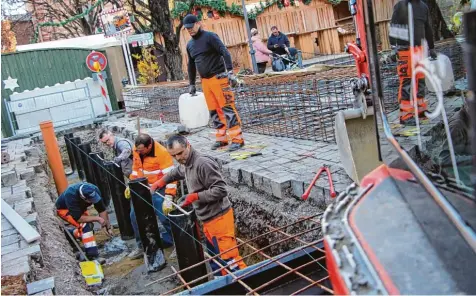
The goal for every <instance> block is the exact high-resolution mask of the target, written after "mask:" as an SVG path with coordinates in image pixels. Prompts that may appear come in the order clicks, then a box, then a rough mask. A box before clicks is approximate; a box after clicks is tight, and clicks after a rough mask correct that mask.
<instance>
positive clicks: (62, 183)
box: [40, 120, 68, 195]
mask: <svg viewBox="0 0 476 296" xmlns="http://www.w3.org/2000/svg"><path fill="white" fill-rule="evenodd" d="M40 129H41V134H42V135H43V141H44V144H45V149H46V155H47V156H48V164H49V165H50V169H51V172H52V174H53V179H54V180H55V186H56V190H57V191H58V195H60V194H61V193H63V191H65V190H66V188H68V180H66V175H65V174H64V166H63V160H62V159H61V154H60V152H59V151H60V150H59V147H58V141H57V140H56V135H55V130H54V128H53V122H52V121H51V120H48V121H43V122H41V123H40Z"/></svg>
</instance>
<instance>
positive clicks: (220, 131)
mask: <svg viewBox="0 0 476 296" xmlns="http://www.w3.org/2000/svg"><path fill="white" fill-rule="evenodd" d="M202 89H203V94H204V95H205V100H206V101H207V106H208V110H209V111H210V117H211V118H212V125H213V128H215V129H216V133H215V136H216V141H217V142H222V143H228V139H227V136H226V130H227V128H228V134H229V136H230V138H231V141H232V142H233V143H238V144H242V143H243V141H244V140H243V132H242V131H241V119H240V116H239V115H238V111H236V107H235V95H234V94H233V92H232V91H231V89H230V86H229V84H228V78H226V77H225V78H220V79H218V78H216V77H215V76H214V77H212V78H202Z"/></svg>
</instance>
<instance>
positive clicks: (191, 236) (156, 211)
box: [67, 138, 327, 270]
mask: <svg viewBox="0 0 476 296" xmlns="http://www.w3.org/2000/svg"><path fill="white" fill-rule="evenodd" d="M67 141H70V139H69V138H68V139H67ZM70 143H71V144H72V145H74V146H75V147H76V148H77V149H79V151H80V152H81V153H83V154H86V156H87V157H88V158H89V159H91V160H92V161H93V162H94V163H96V164H97V165H98V166H99V167H101V168H102V169H104V170H105V171H106V172H107V173H108V174H109V175H111V176H112V177H113V178H114V179H116V180H117V181H118V182H120V183H121V184H123V185H124V186H126V187H127V184H125V183H124V181H121V180H120V179H118V178H117V177H116V176H114V175H113V174H111V173H110V172H109V171H108V170H107V169H106V168H105V167H104V166H103V164H100V163H98V162H97V161H96V160H95V159H94V158H92V157H91V156H89V155H88V154H87V153H86V152H85V151H83V150H82V149H80V148H79V146H78V145H76V144H75V143H73V142H71V141H70ZM141 185H142V186H144V187H146V188H148V189H150V187H149V186H147V185H144V184H141ZM129 190H131V192H133V193H134V194H135V195H136V196H138V197H139V198H141V199H142V200H143V201H144V202H145V203H146V204H148V205H149V206H151V207H152V208H153V209H154V212H155V213H159V214H160V215H162V216H164V217H165V218H166V219H167V220H168V221H169V222H170V223H173V224H174V225H175V226H176V227H177V228H179V229H180V230H182V231H183V232H184V233H186V234H187V235H188V236H189V237H190V238H192V239H193V240H194V241H195V242H197V243H199V244H201V245H202V247H204V248H205V249H206V250H207V251H209V252H211V254H215V252H214V251H213V250H211V249H209V248H208V247H207V246H206V245H204V244H203V243H202V242H201V241H199V240H198V239H196V238H195V237H193V235H191V234H189V233H188V232H186V231H185V230H184V229H183V228H181V227H180V226H179V225H177V223H175V222H174V221H172V220H171V219H170V218H169V217H167V216H166V215H164V214H163V213H161V212H160V211H158V210H157V209H156V208H155V207H154V205H153V204H150V203H149V202H148V201H147V200H145V198H143V197H142V196H141V195H139V194H138V193H137V192H135V191H134V190H132V189H130V188H129ZM155 193H156V194H158V195H159V196H160V197H162V198H164V196H163V195H161V194H160V193H158V192H155ZM174 205H176V204H175V203H174ZM182 210H183V209H182ZM183 212H185V213H187V215H189V213H188V212H186V211H185V210H183ZM238 247H239V246H238V245H237V246H236V247H233V248H230V249H228V250H225V251H223V252H221V253H219V254H218V255H220V254H222V253H226V252H228V251H231V250H233V249H237V248H238ZM303 251H304V252H305V253H306V254H307V255H308V256H309V257H310V258H311V259H312V260H313V261H315V262H316V263H317V264H318V265H319V266H320V267H322V268H323V269H324V270H327V269H326V268H325V267H324V266H323V265H322V264H321V263H319V262H318V261H317V260H316V259H315V258H314V257H313V256H312V255H311V254H309V253H308V252H307V251H306V250H305V249H303ZM218 255H217V256H218Z"/></svg>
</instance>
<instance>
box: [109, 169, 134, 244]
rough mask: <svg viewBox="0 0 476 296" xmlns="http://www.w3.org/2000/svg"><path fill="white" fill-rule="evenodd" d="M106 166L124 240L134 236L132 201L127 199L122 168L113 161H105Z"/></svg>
mask: <svg viewBox="0 0 476 296" xmlns="http://www.w3.org/2000/svg"><path fill="white" fill-rule="evenodd" d="M104 168H105V169H106V170H107V171H108V173H109V174H106V175H107V179H108V180H107V182H108V184H109V191H110V192H111V197H112V204H113V206H114V212H115V213H116V217H117V223H118V224H119V231H120V232H121V238H122V239H123V240H128V239H133V238H134V229H133V228H132V223H131V216H130V212H131V202H130V201H129V200H127V199H126V197H125V195H124V191H125V190H126V185H125V182H124V176H123V175H122V170H121V168H120V167H119V166H117V165H116V164H115V163H114V162H112V161H107V162H104Z"/></svg>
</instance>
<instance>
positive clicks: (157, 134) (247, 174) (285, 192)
mask: <svg viewBox="0 0 476 296" xmlns="http://www.w3.org/2000/svg"><path fill="white" fill-rule="evenodd" d="M103 126H104V127H105V128H108V129H109V130H112V131H114V132H117V133H122V134H123V135H124V136H126V137H128V138H130V139H134V138H135V137H136V136H137V134H138V133H137V128H136V119H135V118H128V117H124V118H120V119H117V120H114V119H112V118H111V119H110V120H109V121H107V122H104V123H103ZM177 127H178V124H174V123H165V124H162V125H161V124H160V123H159V122H158V121H153V120H147V119H141V132H146V133H149V134H150V135H151V136H152V137H153V138H154V139H156V140H158V141H161V142H163V141H165V140H166V138H167V137H168V136H169V135H171V134H174V133H175V131H176V129H177ZM187 138H188V139H189V141H190V143H191V144H192V145H193V147H195V149H197V150H198V151H200V152H202V153H204V154H207V155H209V156H211V157H213V158H215V159H216V160H218V161H219V162H220V163H221V164H222V165H223V173H224V174H225V175H226V176H228V177H229V179H230V180H231V181H232V182H234V183H236V184H246V185H248V186H249V187H252V188H254V189H256V190H258V191H261V192H265V193H267V194H269V195H272V196H274V197H276V198H286V197H294V198H300V197H301V195H302V194H303V192H304V190H305V189H306V188H307V187H308V186H309V184H310V183H311V180H312V179H313V177H314V175H315V174H316V172H317V171H318V170H319V168H320V167H321V166H323V165H327V166H329V167H330V170H331V173H332V179H333V182H334V187H335V190H336V192H338V193H339V192H341V191H342V190H344V189H345V188H346V187H347V186H348V185H350V184H351V183H352V180H351V179H350V178H349V177H348V176H347V174H346V173H345V172H344V170H343V168H342V167H341V166H340V165H339V153H338V150H337V145H333V144H329V143H324V142H315V141H307V140H297V139H291V138H278V137H272V136H265V135H258V134H251V133H244V138H245V141H246V145H245V147H244V148H243V149H241V150H239V152H261V153H262V154H263V155H262V156H255V157H250V158H248V159H244V160H234V159H232V157H231V156H230V153H228V152H227V151H226V150H225V149H223V150H217V151H212V150H211V149H210V147H211V145H212V144H213V142H214V135H213V130H212V129H209V128H203V129H200V130H194V131H191V134H190V135H188V136H187ZM309 198H310V199H314V200H315V201H317V202H318V203H319V204H322V203H323V202H324V203H325V204H327V203H329V202H330V201H331V199H330V192H329V186H328V180H327V175H325V174H323V175H321V177H320V178H319V180H318V181H317V183H316V185H315V186H314V187H313V189H312V191H311V195H310V197H309Z"/></svg>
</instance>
